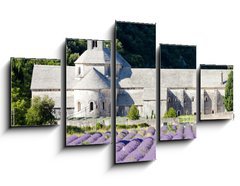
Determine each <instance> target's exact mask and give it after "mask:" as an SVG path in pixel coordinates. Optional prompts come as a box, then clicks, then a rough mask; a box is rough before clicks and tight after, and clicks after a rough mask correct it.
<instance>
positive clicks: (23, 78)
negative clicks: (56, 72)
mask: <svg viewBox="0 0 240 186" xmlns="http://www.w3.org/2000/svg"><path fill="white" fill-rule="evenodd" d="M10 63H11V114H12V123H11V124H12V125H26V113H27V110H28V109H29V107H30V106H31V90H30V86H31V79H32V72H33V66H34V64H38V65H60V60H58V59H26V58H11V60H10Z"/></svg>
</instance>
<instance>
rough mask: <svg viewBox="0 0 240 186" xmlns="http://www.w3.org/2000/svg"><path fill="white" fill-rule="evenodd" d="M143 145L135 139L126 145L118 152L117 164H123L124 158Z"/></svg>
mask: <svg viewBox="0 0 240 186" xmlns="http://www.w3.org/2000/svg"><path fill="white" fill-rule="evenodd" d="M140 143H141V140H140V139H133V140H132V141H131V142H129V143H128V144H127V145H125V146H124V147H123V148H122V149H121V150H120V151H118V152H116V159H117V162H122V161H123V160H124V158H125V157H126V156H127V155H128V154H129V153H131V152H132V151H134V150H135V149H136V148H137V147H138V146H139V145H140Z"/></svg>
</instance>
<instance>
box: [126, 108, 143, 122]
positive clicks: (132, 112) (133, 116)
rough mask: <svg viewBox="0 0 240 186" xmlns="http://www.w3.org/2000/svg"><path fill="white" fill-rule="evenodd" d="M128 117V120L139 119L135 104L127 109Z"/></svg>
mask: <svg viewBox="0 0 240 186" xmlns="http://www.w3.org/2000/svg"><path fill="white" fill-rule="evenodd" d="M127 117H128V119H130V120H137V119H139V117H140V116H139V111H138V109H137V107H136V105H132V106H131V107H130V109H129V111H128V116H127Z"/></svg>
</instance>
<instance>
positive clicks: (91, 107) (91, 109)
mask: <svg viewBox="0 0 240 186" xmlns="http://www.w3.org/2000/svg"><path fill="white" fill-rule="evenodd" d="M91 111H93V102H90V112H91Z"/></svg>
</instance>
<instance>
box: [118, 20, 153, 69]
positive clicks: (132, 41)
mask: <svg viewBox="0 0 240 186" xmlns="http://www.w3.org/2000/svg"><path fill="white" fill-rule="evenodd" d="M155 28H156V26H155V25H154V24H138V23H127V22H117V23H116V45H117V46H116V49H117V52H119V53H120V54H121V55H122V56H123V57H124V58H125V59H126V60H127V61H128V63H129V64H130V65H131V66H132V67H133V68H155V66H156V65H155V52H156V44H155V38H156V30H155Z"/></svg>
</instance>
